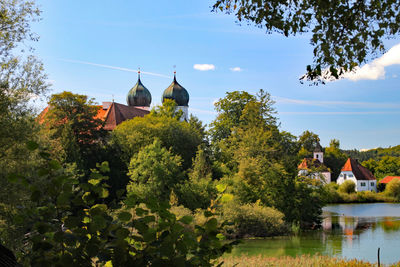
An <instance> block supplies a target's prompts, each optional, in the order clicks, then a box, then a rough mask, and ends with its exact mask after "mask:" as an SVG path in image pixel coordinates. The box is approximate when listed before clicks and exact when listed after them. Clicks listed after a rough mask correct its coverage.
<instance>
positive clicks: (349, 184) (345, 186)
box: [339, 180, 356, 194]
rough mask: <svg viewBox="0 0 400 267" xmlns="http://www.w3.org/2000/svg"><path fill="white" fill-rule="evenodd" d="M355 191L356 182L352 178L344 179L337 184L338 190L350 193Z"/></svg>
mask: <svg viewBox="0 0 400 267" xmlns="http://www.w3.org/2000/svg"><path fill="white" fill-rule="evenodd" d="M355 191H356V184H355V183H354V182H353V181H352V180H346V181H344V183H342V184H341V185H340V186H339V192H342V193H347V194H351V193H354V192H355Z"/></svg>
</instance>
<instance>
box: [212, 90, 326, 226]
mask: <svg viewBox="0 0 400 267" xmlns="http://www.w3.org/2000/svg"><path fill="white" fill-rule="evenodd" d="M272 104H273V102H272V101H271V99H270V96H269V94H268V93H266V92H264V91H261V92H260V94H259V95H258V96H257V97H256V96H252V95H250V94H248V93H245V92H233V93H228V95H227V97H226V98H224V99H222V100H220V101H219V102H218V103H217V106H216V107H217V111H219V112H220V114H219V115H218V117H217V119H216V120H215V121H214V122H213V123H212V126H213V130H212V131H211V134H212V135H214V137H212V140H214V142H213V143H212V145H213V151H216V158H217V159H218V160H219V162H220V166H225V167H226V169H228V171H227V172H226V177H225V178H224V182H225V183H226V184H228V185H229V190H230V192H231V193H232V194H233V195H234V196H235V197H236V198H237V199H238V200H239V201H240V202H241V203H243V204H246V203H255V202H256V201H257V200H260V201H261V203H262V204H263V205H266V206H270V207H274V208H276V209H278V210H279V211H281V212H283V213H284V214H285V220H286V221H287V222H289V223H291V222H293V221H299V222H300V221H304V223H303V224H302V226H308V225H311V224H313V223H316V224H318V223H319V222H320V214H321V206H320V205H315V202H317V201H319V200H320V195H319V193H318V192H317V193H316V192H314V191H316V190H313V189H307V187H308V185H304V186H302V183H297V182H296V181H295V177H296V175H297V168H296V161H297V153H298V150H299V145H298V143H297V142H296V138H295V137H294V136H292V135H290V134H288V133H286V132H282V133H280V132H279V129H278V125H277V120H276V118H275V116H274V115H275V111H274V108H273V107H272ZM224 129H225V130H224ZM227 129H229V131H226V130H227ZM221 133H224V134H221ZM215 140H216V141H215ZM300 211H301V212H300ZM304 211H309V212H304Z"/></svg>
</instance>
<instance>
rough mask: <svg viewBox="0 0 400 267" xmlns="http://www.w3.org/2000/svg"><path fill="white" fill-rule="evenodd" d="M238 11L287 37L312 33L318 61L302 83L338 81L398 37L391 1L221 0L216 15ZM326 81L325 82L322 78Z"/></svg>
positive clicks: (396, 14) (397, 14) (243, 17)
mask: <svg viewBox="0 0 400 267" xmlns="http://www.w3.org/2000/svg"><path fill="white" fill-rule="evenodd" d="M218 10H221V11H223V12H226V13H228V14H229V13H233V14H234V15H235V16H236V18H237V19H238V20H239V22H242V21H248V22H250V23H254V24H255V25H257V26H259V27H261V28H264V29H266V31H267V33H273V32H277V33H279V34H283V35H284V36H286V37H287V36H291V35H297V34H304V33H308V32H310V33H311V39H310V43H311V45H312V46H313V47H314V51H313V53H314V62H313V64H312V65H308V66H307V73H306V75H304V76H303V77H302V79H308V80H315V79H322V78H325V77H321V76H324V72H325V70H326V72H327V76H330V77H334V78H336V79H337V78H339V77H340V75H342V74H343V73H345V72H348V71H351V70H354V69H355V68H356V67H357V66H360V65H361V64H363V63H364V62H366V61H367V60H369V59H370V58H371V56H373V55H376V54H377V52H378V51H379V52H382V51H384V44H383V40H384V39H386V38H390V37H395V36H397V35H398V34H399V31H400V27H399V24H398V21H399V20H400V12H399V6H398V2H397V1H394V0H390V1H373V0H369V1H364V0H356V1H341V0H333V1H273V0H262V1H254V0H217V1H216V2H215V4H214V5H213V11H218ZM320 81H321V80H320Z"/></svg>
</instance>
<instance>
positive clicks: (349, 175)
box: [336, 171, 377, 192]
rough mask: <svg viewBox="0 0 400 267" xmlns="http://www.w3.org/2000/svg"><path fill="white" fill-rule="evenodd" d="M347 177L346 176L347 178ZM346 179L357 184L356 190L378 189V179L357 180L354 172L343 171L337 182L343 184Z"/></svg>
mask: <svg viewBox="0 0 400 267" xmlns="http://www.w3.org/2000/svg"><path fill="white" fill-rule="evenodd" d="M345 177H346V178H345ZM346 180H351V181H353V182H354V183H355V184H356V191H357V192H361V191H375V192H376V191H377V189H376V180H357V179H356V177H355V176H354V174H353V172H350V171H345V172H341V173H340V175H339V177H338V179H337V181H336V183H337V184H338V185H341V184H343V183H344V181H346Z"/></svg>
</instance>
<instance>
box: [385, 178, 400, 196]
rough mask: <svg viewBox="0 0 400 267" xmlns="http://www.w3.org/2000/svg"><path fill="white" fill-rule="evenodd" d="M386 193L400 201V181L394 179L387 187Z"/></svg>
mask: <svg viewBox="0 0 400 267" xmlns="http://www.w3.org/2000/svg"><path fill="white" fill-rule="evenodd" d="M385 193H386V194H387V195H389V196H391V197H394V198H397V199H400V179H393V180H391V181H390V182H389V183H388V184H387V185H386V189H385Z"/></svg>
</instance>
